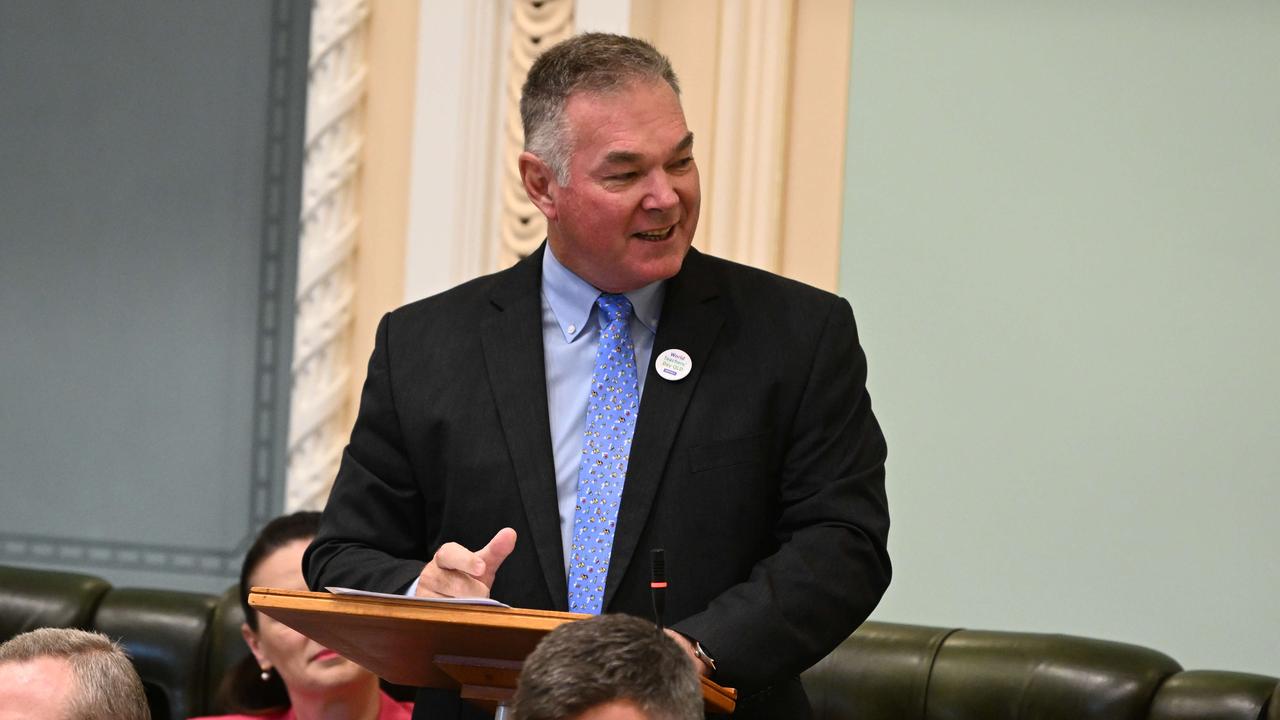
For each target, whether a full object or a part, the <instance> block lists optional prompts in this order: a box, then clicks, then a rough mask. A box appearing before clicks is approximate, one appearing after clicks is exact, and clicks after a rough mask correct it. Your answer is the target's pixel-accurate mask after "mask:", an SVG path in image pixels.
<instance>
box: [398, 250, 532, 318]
mask: <svg viewBox="0 0 1280 720" xmlns="http://www.w3.org/2000/svg"><path fill="white" fill-rule="evenodd" d="M541 268H542V251H541V250H539V251H538V252H536V253H534V254H533V255H530V256H529V257H527V258H525V259H523V260H521V261H520V262H518V263H516V264H515V265H513V266H511V267H509V268H506V269H504V270H499V271H498V272H495V273H491V274H489V275H482V276H480V277H478V278H475V279H472V280H468V281H467V282H464V283H462V284H460V285H456V286H454V287H452V288H449V289H448V290H445V291H443V292H440V293H437V294H435V295H431V296H429V297H425V298H422V299H421V300H415V301H414V302H411V303H408V304H405V305H402V306H400V307H398V308H396V309H395V310H392V311H391V312H390V313H388V314H387V323H388V332H389V333H390V334H391V335H393V336H394V335H398V334H400V333H405V332H407V333H412V334H415V335H416V334H419V333H421V332H424V331H429V332H434V333H438V332H456V331H463V330H466V329H467V328H471V327H473V326H474V324H475V323H476V322H477V320H479V319H480V318H482V317H483V316H484V314H485V313H486V312H492V311H494V310H501V309H502V308H503V307H504V306H505V305H506V304H508V303H510V302H511V301H513V300H515V299H518V298H519V297H521V296H522V295H525V294H528V293H537V292H538V291H539V284H540V282H541V277H542V275H541Z"/></svg>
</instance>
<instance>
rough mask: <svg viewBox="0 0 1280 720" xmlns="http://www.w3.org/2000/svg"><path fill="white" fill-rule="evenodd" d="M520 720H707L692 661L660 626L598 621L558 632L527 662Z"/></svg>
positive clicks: (518, 703)
mask: <svg viewBox="0 0 1280 720" xmlns="http://www.w3.org/2000/svg"><path fill="white" fill-rule="evenodd" d="M515 717H516V720H701V718H702V717H703V714H702V687H701V685H700V683H699V680H698V675H697V672H696V671H695V670H694V667H693V664H692V662H691V661H690V659H689V656H688V655H686V654H685V652H684V651H683V650H681V649H680V646H678V645H676V643H675V641H674V640H672V639H671V638H669V637H667V636H666V634H665V633H663V632H662V631H661V630H659V629H658V628H657V627H655V626H654V625H653V623H650V622H647V621H645V620H641V619H639V618H635V617H631V616H629V615H597V616H596V617H593V618H590V619H588V620H579V621H577V622H570V623H565V624H564V625H561V626H560V627H558V628H556V629H555V630H553V631H551V632H550V633H549V634H548V635H547V636H546V637H545V638H543V639H542V642H540V643H538V647H537V649H535V650H534V651H533V653H532V654H530V655H529V657H528V659H526V660H525V663H524V669H523V670H521V671H520V683H519V686H518V687H517V688H516V698H515Z"/></svg>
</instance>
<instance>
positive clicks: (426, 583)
mask: <svg viewBox="0 0 1280 720" xmlns="http://www.w3.org/2000/svg"><path fill="white" fill-rule="evenodd" d="M515 548H516V531H515V530H512V529H511V528H502V529H501V530H499V531H498V534H497V535H494V536H493V539H492V540H490V541H489V544H488V545H485V546H484V547H482V548H480V549H479V550H476V551H475V552H472V551H470V550H468V549H466V548H464V547H462V546H461V545H459V544H458V543H453V542H451V543H445V544H444V545H441V546H440V549H439V550H437V551H436V554H435V556H434V557H432V558H431V562H429V563H427V565H426V567H424V568H422V574H421V575H419V576H418V596H419V597H489V591H490V589H491V588H492V587H493V576H494V575H496V574H497V572H498V567H499V566H501V565H502V561H504V560H506V559H507V556H508V555H510V554H511V551H512V550H515Z"/></svg>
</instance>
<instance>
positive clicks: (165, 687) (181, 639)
mask: <svg viewBox="0 0 1280 720" xmlns="http://www.w3.org/2000/svg"><path fill="white" fill-rule="evenodd" d="M217 600H218V599H217V598H216V597H214V596H212V595H200V594H196V593H186V592H174V591H169V590H139V589H134V588H124V589H119V590H112V591H111V592H109V593H107V596H106V597H105V598H103V599H102V604H101V605H100V606H99V607H98V614H97V616H96V617H95V618H94V622H93V629H95V630H98V631H100V632H102V633H104V634H105V635H107V636H108V637H111V638H113V639H116V640H119V641H120V642H121V643H122V644H123V645H124V648H125V651H126V652H128V653H129V657H130V658H132V659H133V666H134V667H135V668H137V670H138V675H139V676H141V678H142V684H143V686H144V687H145V689H146V691H147V700H148V702H149V703H150V704H151V717H152V720H182V719H183V718H187V717H190V716H192V715H194V714H196V713H197V712H198V711H202V710H203V708H204V707H205V704H206V702H207V698H206V696H207V694H208V693H207V689H206V687H205V679H206V673H207V667H208V665H207V660H206V659H207V657H208V651H209V644H210V642H209V635H210V632H209V623H210V621H211V619H212V617H213V611H214V607H215V606H216V605H217Z"/></svg>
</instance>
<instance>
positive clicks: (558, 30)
mask: <svg viewBox="0 0 1280 720" xmlns="http://www.w3.org/2000/svg"><path fill="white" fill-rule="evenodd" d="M572 34H573V0H516V2H515V3H514V4H513V5H512V23H511V52H510V55H509V56H508V58H507V94H506V98H507V102H506V109H505V113H504V115H505V125H506V133H505V136H506V144H505V147H506V149H505V151H504V153H503V168H504V170H503V173H502V180H501V183H500V187H501V188H502V196H501V200H502V220H501V237H502V249H501V254H500V259H499V265H500V266H503V267H505V266H507V265H510V264H511V263H513V262H515V261H516V260H518V259H519V258H522V257H524V256H525V255H528V254H529V253H531V252H533V251H534V250H536V249H537V248H538V244H539V243H541V242H542V239H543V238H544V237H546V234H547V225H546V220H545V219H544V218H543V217H542V213H541V212H539V211H538V208H537V207H535V206H534V205H533V203H531V202H529V198H528V197H527V196H526V195H525V192H524V185H523V184H522V183H521V182H520V168H519V165H518V164H517V162H516V160H517V158H518V157H519V156H520V152H521V150H522V149H523V148H524V130H523V128H522V127H521V125H520V87H521V86H522V85H524V79H525V77H527V76H528V74H529V67H530V66H532V65H533V61H534V59H536V58H537V57H538V54H539V53H541V52H542V51H543V50H544V49H546V48H548V47H550V46H552V45H554V44H556V43H558V42H560V41H561V40H564V39H565V38H567V37H569V36H570V35H572Z"/></svg>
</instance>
